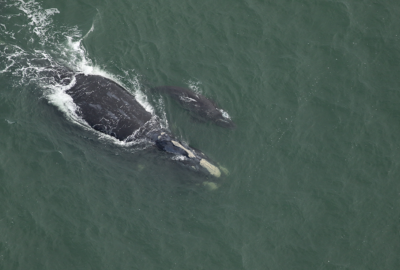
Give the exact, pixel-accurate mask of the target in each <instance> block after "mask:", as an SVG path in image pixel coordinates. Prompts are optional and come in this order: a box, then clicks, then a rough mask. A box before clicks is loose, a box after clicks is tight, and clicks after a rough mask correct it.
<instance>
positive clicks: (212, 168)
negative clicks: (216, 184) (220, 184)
mask: <svg viewBox="0 0 400 270" xmlns="http://www.w3.org/2000/svg"><path fill="white" fill-rule="evenodd" d="M200 165H201V166H202V167H203V168H205V169H206V170H207V171H208V172H209V173H210V174H211V175H214V176H215V177H220V176H221V171H220V170H219V169H218V168H217V167H215V166H214V165H212V164H211V163H210V162H208V161H207V160H205V159H202V160H200Z"/></svg>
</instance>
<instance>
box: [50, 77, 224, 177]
mask: <svg viewBox="0 0 400 270" xmlns="http://www.w3.org/2000/svg"><path fill="white" fill-rule="evenodd" d="M56 73H57V74H58V75H57V76H55V79H56V81H61V82H64V84H67V83H69V82H71V81H72V79H73V78H71V76H72V77H74V78H75V83H74V84H73V85H72V87H70V88H69V89H68V90H66V93H67V94H68V95H70V96H71V97H72V99H73V101H74V103H75V104H76V108H77V109H76V113H77V115H78V116H80V117H81V118H82V119H83V120H85V121H86V122H87V123H88V124H89V126H91V127H92V128H93V129H95V130H97V131H99V132H102V133H104V134H107V135H110V136H113V137H115V138H117V139H118V140H120V141H126V142H128V141H132V140H136V139H145V140H147V141H149V142H151V143H152V144H153V145H154V146H156V147H157V148H158V149H159V150H161V151H164V152H166V153H168V154H170V155H172V157H173V158H172V159H173V160H176V161H177V162H180V163H181V164H183V165H185V166H187V167H189V168H190V169H192V170H195V171H199V172H204V173H206V174H208V175H212V176H214V177H217V178H218V177H220V176H221V171H220V170H219V169H218V167H216V166H215V165H213V164H212V163H211V162H210V161H209V160H208V158H207V156H206V155H205V154H203V153H202V152H200V151H198V150H195V149H192V148H191V147H189V146H187V145H185V144H183V143H181V142H180V141H179V140H177V139H176V138H175V137H174V136H173V135H172V134H171V133H170V132H169V131H168V130H166V129H164V128H162V126H161V123H160V120H159V118H158V117H157V116H155V115H152V114H151V113H150V112H148V111H147V110H146V109H145V108H144V107H143V106H142V105H141V104H140V103H139V102H138V101H137V100H136V99H135V97H134V96H133V95H132V94H130V93H129V92H128V91H127V90H126V89H124V88H123V87H122V86H121V85H119V84H118V83H116V82H114V81H112V80H110V79H108V78H105V77H103V76H100V75H86V74H83V73H74V74H71V73H72V72H71V71H68V72H66V73H65V74H61V75H60V74H59V73H58V72H56Z"/></svg>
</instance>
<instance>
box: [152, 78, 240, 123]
mask: <svg viewBox="0 0 400 270" xmlns="http://www.w3.org/2000/svg"><path fill="white" fill-rule="evenodd" d="M151 90H152V91H154V92H159V93H162V94H164V93H165V94H167V95H169V96H170V97H171V98H172V99H174V100H176V101H178V102H179V104H181V105H182V107H183V108H185V109H186V110H188V111H190V112H191V113H192V115H193V116H194V117H198V118H200V119H201V120H207V121H211V122H213V123H215V124H216V125H218V126H221V127H225V128H235V127H236V125H235V124H234V123H233V121H232V120H231V119H230V118H229V116H228V115H227V113H225V112H224V111H223V110H222V109H220V108H218V106H217V105H216V104H215V102H213V101H212V100H210V99H208V98H206V97H205V96H202V95H200V94H198V93H195V92H194V91H192V90H190V89H187V88H183V87H178V86H158V87H153V88H151Z"/></svg>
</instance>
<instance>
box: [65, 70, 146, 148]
mask: <svg viewBox="0 0 400 270" xmlns="http://www.w3.org/2000/svg"><path fill="white" fill-rule="evenodd" d="M75 78H76V83H75V85H74V86H73V87H71V88H70V89H69V90H67V91H66V92H67V94H69V95H70V96H71V97H72V99H73V100H74V103H75V104H76V105H77V107H78V108H79V109H78V111H77V113H78V115H80V116H81V117H82V118H83V119H84V120H85V121H86V122H87V123H88V124H89V125H90V126H91V127H92V128H94V129H96V130H98V131H100V132H102V133H105V134H108V135H111V136H113V137H115V138H117V139H119V140H121V141H123V140H126V139H127V138H128V137H129V136H130V135H132V134H134V133H135V131H137V130H139V129H140V128H141V127H143V126H144V125H145V124H146V123H147V122H148V121H149V120H150V119H151V118H152V114H151V113H149V112H148V111H146V109H145V108H144V107H143V106H142V105H141V104H140V103H139V102H138V101H137V100H136V99H135V97H134V96H133V95H132V94H130V93H129V92H128V91H126V90H125V89H124V88H123V87H122V86H120V85H118V84H117V83H115V82H113V81H111V80H109V79H107V78H104V77H102V76H98V75H85V74H77V75H76V76H75Z"/></svg>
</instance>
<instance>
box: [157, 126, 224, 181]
mask: <svg viewBox="0 0 400 270" xmlns="http://www.w3.org/2000/svg"><path fill="white" fill-rule="evenodd" d="M150 139H151V140H152V141H153V142H154V143H155V145H156V146H157V148H158V149H159V150H161V151H165V152H167V153H169V154H172V155H173V157H172V159H173V160H175V161H178V162H179V163H181V164H183V165H184V166H185V167H188V168H189V169H192V170H194V171H198V172H202V173H205V174H207V175H211V176H213V177H216V178H219V177H220V176H221V171H220V170H219V169H218V167H217V166H215V165H213V164H212V163H211V162H210V161H208V158H207V157H206V155H205V154H203V153H202V152H200V151H198V150H195V149H193V148H191V147H189V146H187V145H184V144H183V143H181V142H179V141H178V140H176V139H175V138H173V137H172V136H171V135H169V134H168V133H167V132H166V131H157V132H153V133H152V134H151V135H150Z"/></svg>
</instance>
